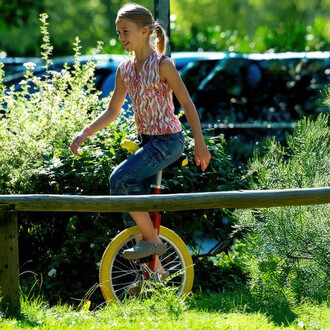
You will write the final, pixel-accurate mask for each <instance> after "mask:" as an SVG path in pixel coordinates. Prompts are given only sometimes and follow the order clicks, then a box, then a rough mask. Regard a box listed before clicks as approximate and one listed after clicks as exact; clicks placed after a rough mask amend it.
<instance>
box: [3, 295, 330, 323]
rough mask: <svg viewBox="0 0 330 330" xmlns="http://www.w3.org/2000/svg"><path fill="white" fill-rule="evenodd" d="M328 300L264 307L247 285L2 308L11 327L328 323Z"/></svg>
mask: <svg viewBox="0 0 330 330" xmlns="http://www.w3.org/2000/svg"><path fill="white" fill-rule="evenodd" d="M328 316H329V309H328V308H327V307H326V305H325V304H322V305H311V304H309V303H302V304H300V305H298V306H296V308H295V309H294V310H291V309H286V310H281V313H278V314H276V313H274V312H272V311H270V310H265V309H263V307H262V306H261V305H260V304H259V302H258V301H257V300H255V299H254V297H253V296H252V295H251V294H249V293H248V292H247V291H245V290H242V291H234V292H225V293H218V294H215V293H214V294H205V293H204V294H202V293H197V294H195V295H194V296H190V297H189V298H188V299H187V300H185V301H182V300H181V299H180V298H179V297H177V296H176V295H171V293H170V292H166V290H165V291H163V292H162V293H160V294H158V295H155V296H152V297H150V298H148V299H134V300H128V301H126V302H124V303H118V304H114V305H111V306H106V305H104V306H98V307H95V308H94V309H92V310H88V305H86V304H85V305H81V306H80V307H79V308H77V309H74V308H72V306H69V305H60V304H58V305H56V306H53V307H50V306H48V304H47V303H45V302H44V301H43V300H42V299H40V298H36V299H32V300H31V299H25V298H24V299H22V312H21V314H20V315H19V316H17V317H11V318H9V317H5V316H4V315H3V314H0V328H1V329H3V330H7V329H70V330H72V329H82V330H85V329H112V328H114V329H284V328H285V329H301V328H304V327H306V328H311V329H326V326H327V318H328Z"/></svg>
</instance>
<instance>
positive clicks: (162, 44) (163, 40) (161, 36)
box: [154, 21, 167, 54]
mask: <svg viewBox="0 0 330 330" xmlns="http://www.w3.org/2000/svg"><path fill="white" fill-rule="evenodd" d="M154 29H155V32H156V40H155V45H156V49H157V52H158V53H159V54H164V53H165V52H166V44H167V36H166V32H165V30H164V29H163V28H162V26H161V25H160V24H159V22H158V21H154Z"/></svg>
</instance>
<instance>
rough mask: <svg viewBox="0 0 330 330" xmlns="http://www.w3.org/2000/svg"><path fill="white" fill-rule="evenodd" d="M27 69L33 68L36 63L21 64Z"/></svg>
mask: <svg viewBox="0 0 330 330" xmlns="http://www.w3.org/2000/svg"><path fill="white" fill-rule="evenodd" d="M23 65H24V66H25V67H26V68H27V69H28V70H34V69H35V67H36V65H37V64H35V63H34V62H25V63H24V64H23Z"/></svg>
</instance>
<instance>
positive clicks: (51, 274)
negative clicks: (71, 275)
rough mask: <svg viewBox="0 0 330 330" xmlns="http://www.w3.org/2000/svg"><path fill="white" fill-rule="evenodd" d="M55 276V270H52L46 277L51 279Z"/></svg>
mask: <svg viewBox="0 0 330 330" xmlns="http://www.w3.org/2000/svg"><path fill="white" fill-rule="evenodd" d="M55 275H56V269H55V268H53V269H51V270H50V271H49V272H48V276H50V277H52V276H55Z"/></svg>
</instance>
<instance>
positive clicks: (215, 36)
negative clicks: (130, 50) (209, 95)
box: [171, 17, 329, 53]
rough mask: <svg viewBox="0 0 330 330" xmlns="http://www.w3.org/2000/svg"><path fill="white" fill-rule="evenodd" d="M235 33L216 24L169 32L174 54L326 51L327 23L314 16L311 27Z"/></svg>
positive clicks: (327, 39) (280, 25)
mask: <svg viewBox="0 0 330 330" xmlns="http://www.w3.org/2000/svg"><path fill="white" fill-rule="evenodd" d="M245 32H246V31H243V34H242V33H240V31H238V30H223V29H222V28H221V26H219V25H216V26H214V25H204V26H200V25H196V24H194V25H192V28H191V30H185V29H181V27H180V25H175V26H174V29H173V33H171V42H172V44H173V50H174V51H187V50H190V51H193V50H203V51H230V52H238V53H253V52H257V53H263V52H265V51H269V50H271V51H275V52H287V51H300V52H301V51H327V50H328V49H329V31H328V29H327V22H326V20H325V19H324V18H322V17H316V18H315V19H314V22H313V25H306V24H303V23H301V24H292V23H291V24H283V22H281V24H279V26H278V27H277V28H275V29H274V28H273V27H271V26H266V25H261V26H259V27H258V28H257V30H256V31H255V32H254V34H253V35H252V36H247V35H246V33H245Z"/></svg>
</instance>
